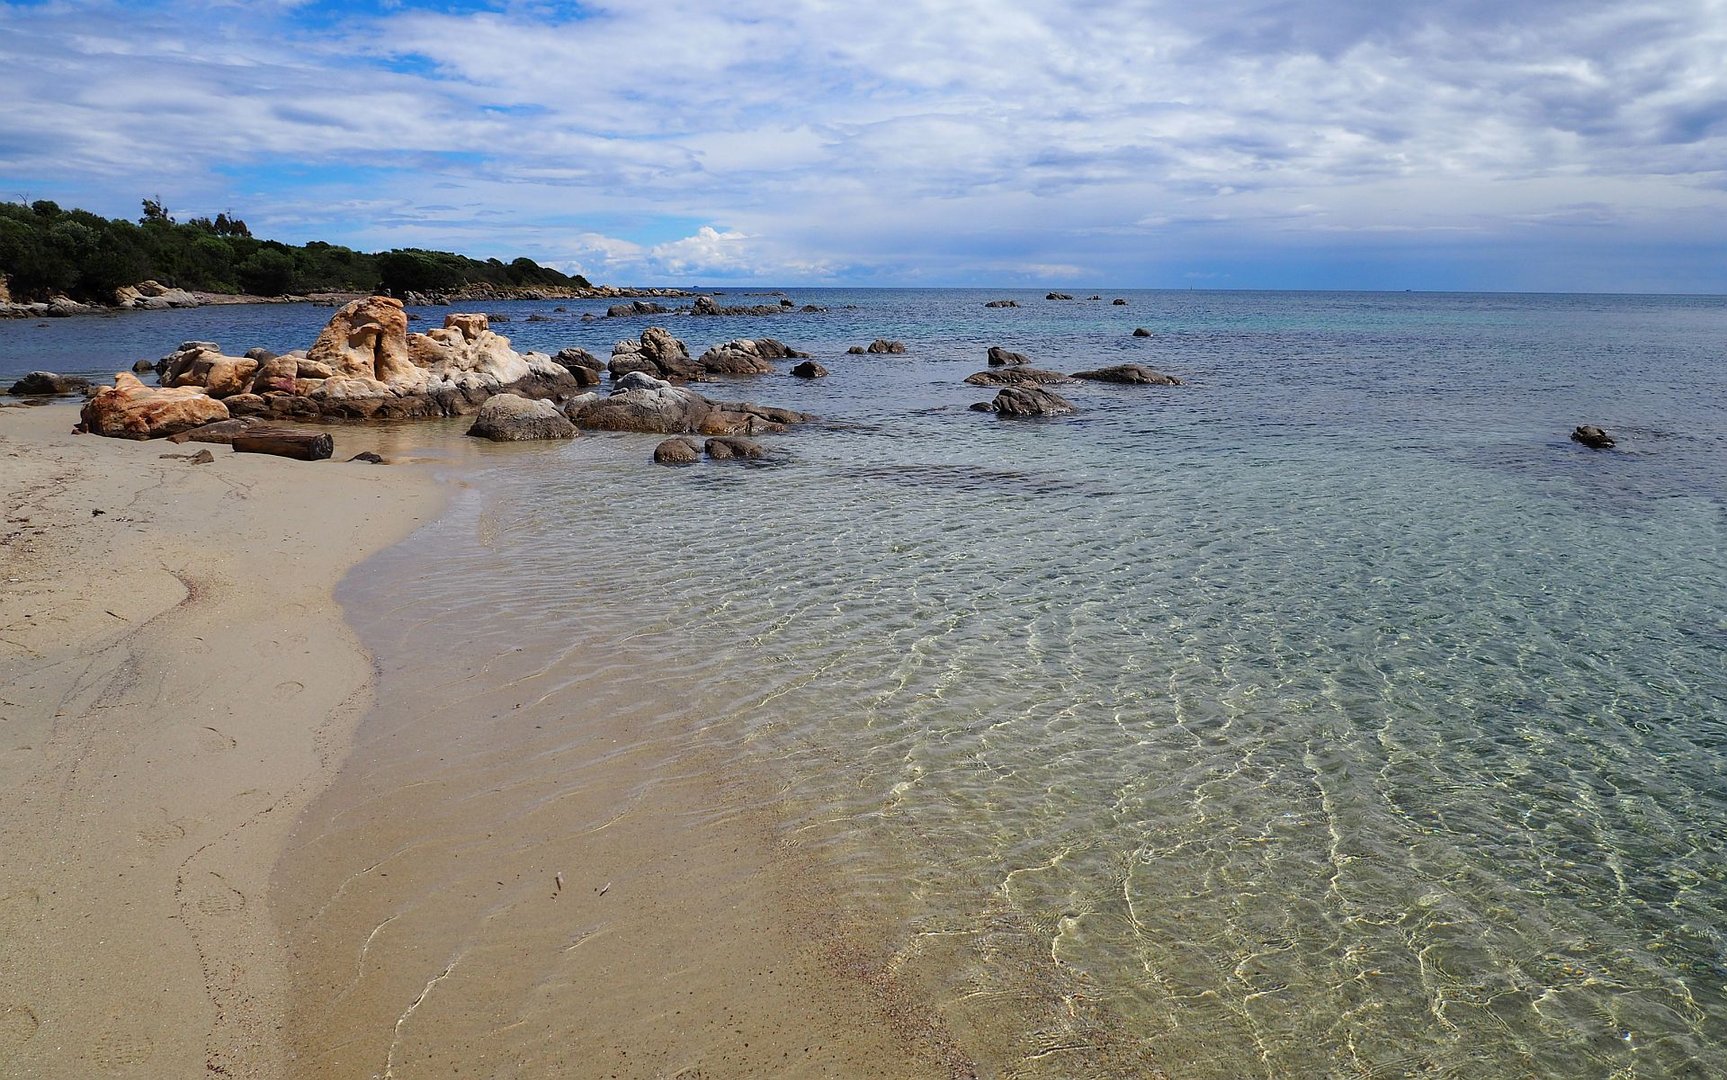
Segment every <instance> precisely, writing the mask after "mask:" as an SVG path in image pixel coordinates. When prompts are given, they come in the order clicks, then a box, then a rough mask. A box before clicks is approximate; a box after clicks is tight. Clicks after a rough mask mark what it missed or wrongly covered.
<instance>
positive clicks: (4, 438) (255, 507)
mask: <svg viewBox="0 0 1727 1080" xmlns="http://www.w3.org/2000/svg"><path fill="white" fill-rule="evenodd" d="M76 420H77V413H76V410H75V409H74V408H73V407H71V406H69V405H63V404H61V405H50V406H45V407H41V408H28V409H26V408H15V409H4V410H0V490H3V491H4V493H5V495H4V499H5V506H4V522H3V523H0V525H3V530H4V532H3V535H4V540H5V543H4V547H3V548H0V558H3V559H4V563H3V570H0V585H3V588H0V849H3V850H4V851H5V852H6V856H5V859H4V861H3V862H0V1073H4V1075H6V1076H20V1077H21V1076H29V1077H61V1076H67V1077H71V1076H79V1077H83V1076H197V1075H233V1076H239V1075H255V1076H269V1075H280V1074H282V1073H283V1068H282V1062H283V1058H282V1054H281V1049H280V1041H279V1038H278V1035H277V1031H278V1028H279V1025H280V1017H281V1014H282V1013H283V1011H284V1010H285V1008H286V1005H287V1002H286V1000H285V997H284V987H285V985H286V978H285V971H286V967H285V963H284V954H283V951H282V948H281V937H280V935H279V934H278V933H277V931H276V929H275V927H274V925H273V923H272V922H271V919H270V910H269V904H268V895H267V887H268V882H269V876H270V873H271V870H272V868H273V867H274V865H275V862H276V858H277V856H278V854H279V853H280V851H281V848H282V845H283V843H284V840H285V837H286V835H287V831H288V829H289V827H290V826H291V825H292V823H293V819H294V816H295V815H296V814H297V813H298V812H299V811H300V810H301V809H302V808H303V807H304V806H305V805H306V803H307V801H308V800H309V799H310V798H311V797H312V796H313V795H314V794H316V793H317V792H319V791H321V790H322V789H323V788H324V787H325V786H326V785H327V784H328V783H329V780H330V778H331V777H332V776H334V775H335V770H336V768H337V766H338V765H339V764H340V761H341V759H342V756H343V753H344V751H345V748H346V747H347V745H348V743H349V740H350V738H351V736H352V732H353V729H354V725H355V724H356V723H357V722H358V720H359V717H360V716H361V714H362V713H363V712H364V710H365V709H366V708H367V706H368V705H369V704H370V687H371V661H370V659H369V658H368V657H367V656H366V654H365V653H364V651H363V650H362V649H361V648H360V646H359V643H358V642H357V640H356V639H355V637H354V635H353V634H352V633H351V631H350V630H349V629H348V627H347V626H346V624H345V623H344V622H343V620H342V617H341V612H340V610H339V608H338V607H337V606H336V604H335V603H334V600H333V598H332V595H331V590H332V588H333V586H334V585H335V583H336V581H337V580H338V579H339V578H340V577H341V575H342V574H343V573H344V572H346V571H347V570H348V568H349V567H351V566H353V565H354V564H355V563H357V562H358V561H359V560H360V559H362V558H364V557H365V556H367V555H369V554H371V553H373V552H375V551H377V550H379V549H380V548H383V547H385V546H386V545H388V544H391V543H393V542H396V541H398V540H400V539H401V538H402V537H404V536H405V535H407V534H408V533H409V532H410V531H411V530H412V529H414V528H415V527H416V526H417V525H419V524H420V523H422V522H424V521H426V520H428V519H430V518H431V517H432V516H433V515H435V513H436V512H437V510H438V508H439V506H440V505H441V502H442V498H441V496H440V494H439V491H438V488H437V486H436V485H435V484H434V483H433V482H432V479H431V476H430V474H429V473H427V472H424V471H420V470H415V469H411V468H393V467H392V468H381V467H378V466H368V465H364V464H359V463H354V464H347V463H338V462H319V463H315V464H314V463H304V462H295V461H288V460H285V459H281V458H273V457H266V456H260V455H243V454H235V453H233V452H232V451H231V450H230V449H229V448H228V447H225V446H215V447H211V448H210V449H211V451H212V452H213V454H214V455H215V461H214V462H213V463H210V464H201V465H194V464H191V463H189V462H188V461H186V460H184V459H183V458H170V459H164V458H163V457H162V455H164V454H176V455H180V454H191V453H194V452H196V451H197V450H199V449H201V447H200V446H198V445H197V444H190V443H189V444H185V445H180V446H177V445H172V444H169V443H166V442H151V443H136V442H128V441H119V440H111V439H101V438H96V437H93V436H86V435H73V434H71V433H70V432H71V427H72V425H73V424H74V423H75V422H76ZM382 440H383V441H385V442H387V441H388V440H387V437H382ZM379 443H380V437H379V436H373V437H367V438H354V437H343V438H341V439H340V441H339V449H341V450H343V451H347V452H349V453H350V454H351V453H354V452H358V451H359V450H360V449H363V448H366V447H367V446H374V445H378V444H379Z"/></svg>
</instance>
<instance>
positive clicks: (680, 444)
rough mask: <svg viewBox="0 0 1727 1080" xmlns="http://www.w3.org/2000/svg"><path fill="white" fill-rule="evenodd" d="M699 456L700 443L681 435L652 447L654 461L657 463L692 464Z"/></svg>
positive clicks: (700, 453)
mask: <svg viewBox="0 0 1727 1080" xmlns="http://www.w3.org/2000/svg"><path fill="white" fill-rule="evenodd" d="M701 456H702V448H701V445H700V444H699V443H697V442H696V441H695V440H694V439H691V438H688V437H686V436H683V435H679V436H678V437H676V438H672V439H667V440H666V441H665V442H663V443H661V444H660V445H658V446H656V447H654V463H655V464H657V465H694V464H695V463H696V462H697V461H699V460H701Z"/></svg>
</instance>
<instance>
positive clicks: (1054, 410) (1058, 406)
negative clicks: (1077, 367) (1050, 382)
mask: <svg viewBox="0 0 1727 1080" xmlns="http://www.w3.org/2000/svg"><path fill="white" fill-rule="evenodd" d="M972 408H973V409H976V410H978V411H980V412H994V413H995V414H996V415H997V416H1008V417H1027V416H1064V415H1067V414H1069V413H1072V412H1074V411H1075V410H1074V407H1073V403H1072V402H1070V401H1068V400H1067V399H1066V398H1064V397H1062V396H1061V395H1060V394H1057V393H1054V392H1052V391H1049V390H1045V389H1043V388H1042V387H1038V386H1010V387H1008V388H1006V389H1005V390H1002V391H1001V392H1000V393H998V394H996V396H995V400H994V401H988V402H983V401H980V402H978V403H977V404H976V405H973V406H972Z"/></svg>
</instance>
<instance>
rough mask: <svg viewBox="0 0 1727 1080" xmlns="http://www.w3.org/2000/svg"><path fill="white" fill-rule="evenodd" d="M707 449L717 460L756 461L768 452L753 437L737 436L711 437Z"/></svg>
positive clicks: (711, 456) (709, 454) (710, 455)
mask: <svg viewBox="0 0 1727 1080" xmlns="http://www.w3.org/2000/svg"><path fill="white" fill-rule="evenodd" d="M705 449H706V450H707V452H708V457H710V458H712V459H713V460H715V461H754V460H756V459H757V458H760V457H762V456H763V454H765V453H766V451H764V450H763V449H762V447H761V444H760V443H758V442H756V441H754V440H753V439H741V438H736V437H726V438H718V439H709V440H708V441H707V444H706V446H705Z"/></svg>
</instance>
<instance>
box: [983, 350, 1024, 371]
mask: <svg viewBox="0 0 1727 1080" xmlns="http://www.w3.org/2000/svg"><path fill="white" fill-rule="evenodd" d="M1029 363H1031V357H1029V356H1027V355H1026V354H1024V353H1017V352H1008V351H1007V350H1006V349H1004V348H1002V347H1001V346H1000V345H991V346H990V347H989V366H990V367H1005V366H1007V365H1009V364H1029Z"/></svg>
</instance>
